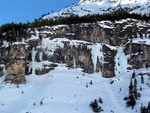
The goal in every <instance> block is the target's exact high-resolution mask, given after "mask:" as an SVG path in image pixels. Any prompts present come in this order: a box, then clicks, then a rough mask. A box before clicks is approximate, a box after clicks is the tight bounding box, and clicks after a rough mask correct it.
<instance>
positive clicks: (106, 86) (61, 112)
mask: <svg viewBox="0 0 150 113" xmlns="http://www.w3.org/2000/svg"><path fill="white" fill-rule="evenodd" d="M143 70H144V71H148V70H146V69H141V70H138V71H137V73H139V72H141V71H143ZM131 75H132V74H131V72H129V73H128V74H126V75H122V76H121V77H117V78H109V79H108V78H102V77H101V75H100V74H99V73H97V74H91V75H89V74H85V73H83V72H82V71H81V70H80V69H71V70H68V69H67V68H66V67H57V68H56V69H55V70H53V71H51V72H49V73H48V74H45V75H42V76H37V75H29V76H27V77H26V79H27V83H26V84H22V85H19V87H18V88H17V85H13V84H5V83H3V82H2V81H3V77H1V78H0V82H1V84H0V113H27V112H29V113H30V112H31V113H93V112H92V109H91V108H90V107H89V104H90V102H91V101H93V100H94V99H98V98H99V97H101V98H102V99H103V104H101V107H102V109H103V110H104V111H103V112H102V113H135V111H136V110H137V113H140V111H139V110H140V106H141V102H143V104H144V105H147V103H148V101H149V100H150V97H149V94H150V90H149V89H150V88H149V87H148V86H147V85H146V83H147V82H149V83H150V80H149V81H148V77H147V76H145V77H144V80H145V84H144V85H142V84H141V83H140V77H137V81H138V89H139V86H142V87H143V92H142V93H141V94H142V98H141V99H140V100H138V101H137V104H136V107H135V109H134V110H132V109H131V108H126V107H125V101H124V100H123V98H124V97H125V96H127V95H128V86H129V82H130V77H131ZM91 80H92V82H93V84H92V85H90V81H91ZM112 80H114V81H115V82H114V83H113V84H110V81H112ZM86 86H88V87H86ZM120 88H121V89H122V90H121V91H120ZM144 88H145V89H144ZM41 101H42V103H41V104H40V102H41ZM111 110H112V111H111Z"/></svg>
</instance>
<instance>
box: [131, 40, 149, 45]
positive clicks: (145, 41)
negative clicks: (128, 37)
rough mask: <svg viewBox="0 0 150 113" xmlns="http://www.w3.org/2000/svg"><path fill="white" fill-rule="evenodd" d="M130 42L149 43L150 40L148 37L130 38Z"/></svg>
mask: <svg viewBox="0 0 150 113" xmlns="http://www.w3.org/2000/svg"><path fill="white" fill-rule="evenodd" d="M132 42H133V43H138V44H146V45H150V40H149V39H148V38H134V39H132Z"/></svg>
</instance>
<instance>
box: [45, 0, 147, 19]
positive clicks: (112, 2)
mask: <svg viewBox="0 0 150 113" xmlns="http://www.w3.org/2000/svg"><path fill="white" fill-rule="evenodd" d="M120 9H125V10H127V11H128V12H130V13H138V14H149V12H150V1H149V0H81V1H80V2H79V3H78V4H76V5H73V6H69V7H67V8H65V9H62V10H61V11H60V12H56V13H52V14H50V15H46V16H44V17H43V19H47V18H51V17H59V16H69V15H73V14H75V15H79V16H84V15H87V14H103V13H110V12H113V11H116V10H120Z"/></svg>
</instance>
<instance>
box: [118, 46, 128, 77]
mask: <svg viewBox="0 0 150 113" xmlns="http://www.w3.org/2000/svg"><path fill="white" fill-rule="evenodd" d="M126 72H127V56H126V55H125V53H124V48H123V47H122V46H120V47H118V50H117V54H116V57H115V75H116V77H119V76H120V75H121V74H125V73H126Z"/></svg>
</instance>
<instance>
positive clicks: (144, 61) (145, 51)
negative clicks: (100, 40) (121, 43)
mask: <svg viewBox="0 0 150 113" xmlns="http://www.w3.org/2000/svg"><path fill="white" fill-rule="evenodd" d="M125 52H126V54H127V55H128V56H129V58H128V64H129V65H132V68H133V69H138V68H142V67H146V65H148V64H149V63H150V45H146V44H137V43H128V44H127V45H126V48H125ZM133 64H134V65H133Z"/></svg>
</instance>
